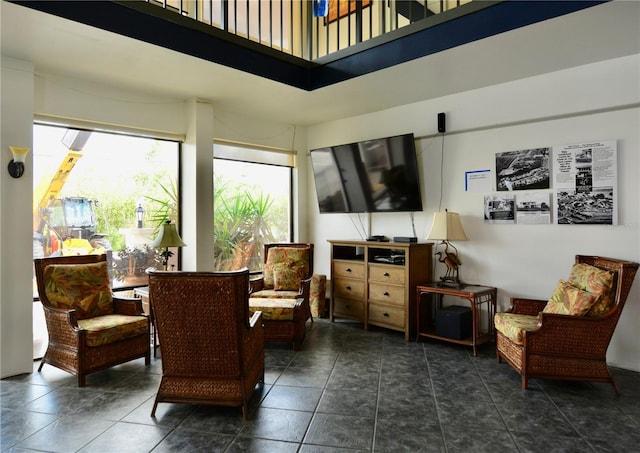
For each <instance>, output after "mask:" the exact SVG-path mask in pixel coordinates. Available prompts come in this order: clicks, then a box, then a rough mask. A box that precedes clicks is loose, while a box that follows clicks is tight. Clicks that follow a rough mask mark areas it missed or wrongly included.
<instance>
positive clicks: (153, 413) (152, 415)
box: [151, 396, 158, 418]
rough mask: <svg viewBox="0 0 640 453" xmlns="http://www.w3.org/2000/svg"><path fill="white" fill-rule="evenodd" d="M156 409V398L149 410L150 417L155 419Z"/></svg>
mask: <svg viewBox="0 0 640 453" xmlns="http://www.w3.org/2000/svg"><path fill="white" fill-rule="evenodd" d="M157 408H158V397H157V396H156V399H155V401H154V402H153V408H152V409H151V417H152V418H155V417H156V409H157Z"/></svg>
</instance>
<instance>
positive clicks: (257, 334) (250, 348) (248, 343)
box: [242, 311, 264, 367]
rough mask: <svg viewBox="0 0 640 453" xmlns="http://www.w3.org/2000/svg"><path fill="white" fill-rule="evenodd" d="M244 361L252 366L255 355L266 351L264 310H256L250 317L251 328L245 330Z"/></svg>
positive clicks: (246, 365)
mask: <svg viewBox="0 0 640 453" xmlns="http://www.w3.org/2000/svg"><path fill="white" fill-rule="evenodd" d="M242 337H243V350H244V354H243V361H244V366H245V367H248V366H250V364H251V362H252V361H253V360H254V358H255V357H258V356H259V355H260V354H261V353H263V352H264V325H263V323H262V312H261V311H256V312H255V313H254V314H253V316H251V318H250V319H249V328H248V329H244V330H243V334H242Z"/></svg>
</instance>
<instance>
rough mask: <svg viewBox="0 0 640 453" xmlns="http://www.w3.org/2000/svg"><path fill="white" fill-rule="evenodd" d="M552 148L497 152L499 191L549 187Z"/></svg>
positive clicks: (497, 184)
mask: <svg viewBox="0 0 640 453" xmlns="http://www.w3.org/2000/svg"><path fill="white" fill-rule="evenodd" d="M550 150H551V148H533V149H523V150H520V151H507V152H504V153H496V188H497V189H498V191H499V192H502V191H511V190H531V189H548V188H549V151H550Z"/></svg>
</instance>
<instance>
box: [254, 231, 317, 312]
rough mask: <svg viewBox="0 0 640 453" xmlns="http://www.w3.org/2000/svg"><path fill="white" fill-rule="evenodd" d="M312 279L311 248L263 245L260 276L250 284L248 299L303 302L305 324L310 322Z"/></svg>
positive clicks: (306, 246) (294, 244)
mask: <svg viewBox="0 0 640 453" xmlns="http://www.w3.org/2000/svg"><path fill="white" fill-rule="evenodd" d="M312 275H313V244H309V243H272V244H265V245H264V271H263V275H262V277H260V278H257V279H253V280H252V281H251V297H252V298H282V299H296V298H302V299H304V302H303V304H304V313H305V321H306V320H307V319H309V318H311V320H312V321H313V318H312V317H311V307H310V303H309V297H310V291H311V277H312Z"/></svg>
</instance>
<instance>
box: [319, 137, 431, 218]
mask: <svg viewBox="0 0 640 453" xmlns="http://www.w3.org/2000/svg"><path fill="white" fill-rule="evenodd" d="M311 164H312V166H313V175H314V179H315V183H316V193H317V195H318V205H319V207H320V212H321V213H326V212H342V213H350V212H405V211H422V196H421V192H420V179H419V176H418V174H419V171H418V159H417V156H416V146H415V139H414V137H413V134H404V135H397V136H394V137H386V138H378V139H374V140H365V141H362V142H357V143H349V144H346V145H338V146H330V147H327V148H319V149H313V150H311Z"/></svg>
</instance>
